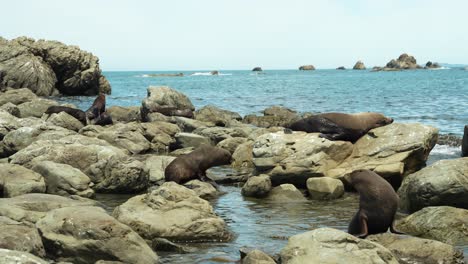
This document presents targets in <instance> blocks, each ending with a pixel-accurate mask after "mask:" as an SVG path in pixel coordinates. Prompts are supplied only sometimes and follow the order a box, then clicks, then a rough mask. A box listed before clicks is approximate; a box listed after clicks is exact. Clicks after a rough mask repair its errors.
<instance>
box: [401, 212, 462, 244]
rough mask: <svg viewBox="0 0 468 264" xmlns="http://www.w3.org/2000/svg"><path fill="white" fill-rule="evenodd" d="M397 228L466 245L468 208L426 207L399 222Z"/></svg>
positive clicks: (450, 242) (420, 235) (449, 242)
mask: <svg viewBox="0 0 468 264" xmlns="http://www.w3.org/2000/svg"><path fill="white" fill-rule="evenodd" d="M397 228H398V229H399V230H400V231H402V232H404V233H405V234H411V235H413V236H418V237H423V238H428V239H434V240H438V241H442V242H444V243H448V244H465V245H466V244H467V243H468V210H466V209H460V208H455V207H450V206H431V207H426V208H423V209H421V210H419V211H417V212H416V213H413V214H411V215H409V216H408V217H406V218H404V219H402V220H401V221H399V222H397Z"/></svg>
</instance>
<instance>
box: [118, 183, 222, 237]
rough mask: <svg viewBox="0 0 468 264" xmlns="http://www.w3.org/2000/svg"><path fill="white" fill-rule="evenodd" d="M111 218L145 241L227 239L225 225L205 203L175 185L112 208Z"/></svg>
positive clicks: (190, 191)
mask: <svg viewBox="0 0 468 264" xmlns="http://www.w3.org/2000/svg"><path fill="white" fill-rule="evenodd" d="M113 216H114V217H115V218H116V219H117V220H119V221H120V222H122V223H124V224H127V225H128V226H130V227H131V228H132V229H133V230H135V231H136V232H137V233H139V234H140V235H141V236H142V237H144V238H146V239H153V238H155V237H163V238H167V239H169V240H171V241H192V242H193V241H206V240H220V239H221V240H223V239H227V238H229V237H230V234H229V232H228V231H227V230H226V224H225V222H224V221H223V220H222V219H221V218H220V217H218V216H217V215H216V214H215V213H214V211H213V208H212V207H211V205H210V204H209V203H208V202H207V201H205V200H203V199H202V198H200V197H198V195H197V194H196V193H195V192H194V191H192V190H190V189H187V188H186V187H184V186H181V185H178V184H177V183H174V182H166V183H164V184H163V185H162V186H161V187H159V188H158V189H156V190H154V191H152V192H151V193H148V194H144V195H139V196H135V197H132V198H130V199H129V200H128V201H127V202H125V203H124V204H122V205H120V206H118V207H117V208H115V210H114V212H113Z"/></svg>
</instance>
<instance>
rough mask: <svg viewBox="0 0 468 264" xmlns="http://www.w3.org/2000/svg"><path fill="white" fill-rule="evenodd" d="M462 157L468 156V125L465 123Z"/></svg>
mask: <svg viewBox="0 0 468 264" xmlns="http://www.w3.org/2000/svg"><path fill="white" fill-rule="evenodd" d="M462 157H468V125H465V131H464V133H463V140H462Z"/></svg>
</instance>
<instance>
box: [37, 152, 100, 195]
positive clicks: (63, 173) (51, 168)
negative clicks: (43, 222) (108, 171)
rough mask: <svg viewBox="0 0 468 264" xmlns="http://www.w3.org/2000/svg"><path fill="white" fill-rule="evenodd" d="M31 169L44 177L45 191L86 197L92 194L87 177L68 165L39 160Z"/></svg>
mask: <svg viewBox="0 0 468 264" xmlns="http://www.w3.org/2000/svg"><path fill="white" fill-rule="evenodd" d="M33 170H34V171H36V172H37V173H39V174H41V175H42V176H43V177H44V180H45V183H46V186H47V193H50V194H58V195H62V196H68V195H79V196H82V197H88V198H90V197H93V196H94V191H93V190H92V189H91V188H90V184H91V180H90V179H89V177H88V176H86V174H84V173H83V172H81V171H80V170H79V169H76V168H73V167H72V166H70V165H67V164H60V163H55V162H52V161H41V162H38V163H37V164H35V165H34V167H33Z"/></svg>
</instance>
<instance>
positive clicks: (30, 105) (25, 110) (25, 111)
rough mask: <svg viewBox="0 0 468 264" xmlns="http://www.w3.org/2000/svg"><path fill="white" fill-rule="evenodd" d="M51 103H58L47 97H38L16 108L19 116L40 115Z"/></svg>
mask: <svg viewBox="0 0 468 264" xmlns="http://www.w3.org/2000/svg"><path fill="white" fill-rule="evenodd" d="M53 105H58V103H57V102H56V101H52V100H49V99H43V98H38V99H33V100H32V101H29V102H25V103H22V104H20V105H18V109H19V110H20V117H23V118H24V117H29V116H33V117H41V116H42V115H43V114H44V113H45V111H47V108H49V107H50V106H53Z"/></svg>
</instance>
